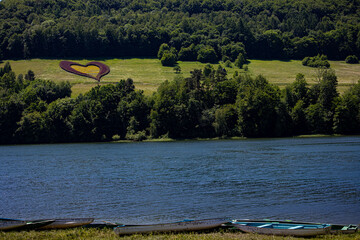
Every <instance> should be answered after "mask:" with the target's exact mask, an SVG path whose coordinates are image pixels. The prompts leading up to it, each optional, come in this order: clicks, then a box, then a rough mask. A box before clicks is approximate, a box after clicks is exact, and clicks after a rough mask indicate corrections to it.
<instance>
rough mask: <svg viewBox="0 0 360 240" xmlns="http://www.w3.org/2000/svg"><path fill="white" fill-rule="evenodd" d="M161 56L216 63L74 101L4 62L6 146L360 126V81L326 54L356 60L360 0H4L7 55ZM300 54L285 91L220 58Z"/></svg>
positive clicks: (0, 80) (1, 116)
mask: <svg viewBox="0 0 360 240" xmlns="http://www.w3.org/2000/svg"><path fill="white" fill-rule="evenodd" d="M140 56H141V57H158V58H159V59H160V60H161V63H162V64H163V65H173V64H174V62H176V61H177V60H182V61H194V60H195V61H201V62H206V63H209V64H207V65H206V66H205V67H204V69H194V70H193V71H191V75H190V77H187V78H185V77H183V76H182V75H180V74H178V75H177V77H176V78H175V79H174V80H172V81H165V82H163V83H162V84H161V85H160V87H159V88H158V90H157V91H156V92H155V93H154V94H153V95H152V96H145V95H144V93H143V92H142V91H139V90H136V89H135V86H134V83H133V80H132V79H130V78H129V79H126V80H119V82H118V83H116V84H108V85H98V86H96V87H94V88H92V89H91V90H90V91H89V92H87V93H85V94H80V95H79V96H78V97H76V98H71V97H70V96H71V84H70V83H69V82H61V83H55V82H53V81H45V80H41V79H38V78H37V77H36V76H35V74H34V72H32V71H31V70H29V71H28V72H27V74H25V75H24V76H23V75H21V74H20V75H16V73H14V72H13V71H12V68H11V66H10V64H9V63H5V65H4V67H3V68H0V144H15V143H53V142H83V141H111V140H121V139H128V140H136V141H138V140H144V139H147V138H175V139H183V138H197V137H200V138H214V137H235V136H239V137H284V136H295V135H302V134H360V81H359V82H358V83H357V84H354V86H352V87H351V88H350V89H349V90H347V91H346V92H345V93H344V94H342V95H339V93H338V91H337V83H338V82H337V77H336V74H335V72H334V71H333V70H332V69H330V68H326V67H328V66H327V59H342V60H345V58H346V62H348V63H356V62H358V58H359V56H360V1H359V0H189V1H181V0H71V1H68V0H2V1H1V2H0V57H1V59H26V58H80V57H89V58H111V57H116V58H120V57H140ZM247 58H263V59H303V58H304V60H303V64H304V65H307V66H311V67H319V66H322V67H321V68H318V69H317V70H316V71H317V74H316V76H317V77H316V78H317V83H316V84H313V85H311V86H310V85H308V84H307V81H306V79H305V77H304V75H302V74H298V75H296V73H294V76H295V75H296V77H294V82H293V83H292V84H290V85H288V86H287V87H286V88H285V89H283V90H280V89H279V87H278V86H275V85H272V84H270V83H269V82H268V81H267V80H266V78H265V77H264V76H261V75H259V76H256V77H253V76H250V75H248V74H247V73H246V71H244V72H241V73H240V74H239V73H237V72H236V74H235V75H234V76H229V75H228V74H227V72H226V70H225V69H224V68H223V67H222V66H221V65H219V67H218V68H216V69H215V68H214V67H213V65H211V64H210V63H214V62H218V61H219V60H221V61H223V62H225V63H226V62H229V61H231V62H235V63H234V64H235V66H237V67H239V68H241V67H242V65H243V64H244V63H245V62H246V59H247Z"/></svg>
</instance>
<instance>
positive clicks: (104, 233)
mask: <svg viewBox="0 0 360 240" xmlns="http://www.w3.org/2000/svg"><path fill="white" fill-rule="evenodd" d="M0 239H2V240H10V239H11V240H25V239H26V240H28V239H37V240H43V239H44V240H45V239H47V240H60V239H64V240H66V239H87V240H92V239H93V240H95V239H109V240H111V239H114V240H115V239H116V240H118V239H122V240H132V239H139V240H150V239H157V240H162V239H164V240H165V239H166V240H185V239H188V240H205V239H206V240H230V239H238V240H239V239H240V240H248V239H249V240H250V239H252V240H284V239H287V240H303V239H323V240H335V239H336V240H360V233H355V234H344V235H322V236H318V237H314V238H299V237H296V238H295V237H277V236H266V235H257V234H244V233H240V232H231V231H224V232H210V233H174V234H172V233H169V234H150V235H130V236H121V237H119V236H118V235H116V234H115V233H114V231H113V230H112V229H86V228H75V229H67V230H52V231H28V232H26V231H22V232H0Z"/></svg>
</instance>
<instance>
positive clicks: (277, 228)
mask: <svg viewBox="0 0 360 240" xmlns="http://www.w3.org/2000/svg"><path fill="white" fill-rule="evenodd" d="M232 225H233V226H234V227H236V228H237V229H239V230H241V231H243V232H246V233H258V234H266V235H278V236H295V237H310V236H317V235H323V234H328V233H330V229H331V226H330V225H329V224H315V225H310V224H292V223H272V222H236V221H232Z"/></svg>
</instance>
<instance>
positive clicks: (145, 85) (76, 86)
mask: <svg viewBox="0 0 360 240" xmlns="http://www.w3.org/2000/svg"><path fill="white" fill-rule="evenodd" d="M61 60H63V59H30V60H10V61H9V62H10V64H11V67H12V69H13V70H14V71H15V73H16V74H23V75H25V74H26V73H27V71H28V70H32V71H34V73H35V75H36V77H37V78H40V79H44V80H51V81H54V82H59V81H69V82H70V83H71V84H72V85H73V87H72V90H73V94H72V96H73V97H76V96H78V95H79V94H80V93H85V92H87V91H89V90H90V89H91V88H92V87H94V86H96V85H97V84H98V83H97V82H96V81H95V80H93V79H90V78H86V77H82V76H78V75H74V74H70V73H68V72H65V71H64V70H62V69H61V68H60V67H59V63H60V61H61ZM66 60H69V61H74V62H78V63H80V64H86V63H88V62H90V61H100V62H103V63H105V64H107V65H108V66H109V67H110V73H109V74H108V75H106V76H104V77H103V78H102V79H101V83H100V84H108V83H116V82H118V81H119V80H121V79H127V78H132V79H133V80H134V84H135V86H136V88H137V89H141V90H144V92H145V94H146V95H150V94H152V93H153V92H155V91H156V89H157V88H158V86H159V85H160V84H161V83H162V82H164V81H165V80H169V81H171V80H173V79H174V77H175V76H176V75H177V74H176V73H175V72H174V70H173V68H172V67H164V66H162V65H161V63H160V61H159V60H158V59H155V58H131V59H80V60H79V59H77V60H76V59H75V60H74V59H66ZM6 61H7V60H4V61H3V62H2V63H1V64H0V67H2V66H3V65H4V63H5V62H6ZM329 62H330V64H331V68H333V69H334V70H335V73H336V75H337V77H338V82H339V86H338V90H339V92H340V93H342V92H344V91H345V90H346V89H348V88H349V87H350V86H352V85H353V84H355V83H357V81H358V80H360V64H346V63H345V62H344V61H329ZM178 64H179V66H180V67H181V73H180V74H178V75H180V76H183V77H189V76H190V71H192V70H193V69H203V68H204V66H205V65H206V64H204V63H200V62H182V61H179V62H178ZM218 65H219V64H214V68H215V69H216V68H217V67H218ZM222 66H225V65H224V64H222ZM247 66H248V71H247V73H248V74H250V75H252V76H257V75H259V74H261V75H263V76H265V77H266V78H267V79H268V80H269V82H271V83H273V84H276V85H278V86H279V87H280V88H284V87H285V86H287V85H289V84H291V83H292V82H293V81H294V80H295V77H296V75H297V74H298V73H302V74H304V75H305V78H306V81H307V82H308V84H309V85H312V84H314V83H316V77H315V76H316V69H315V68H310V67H305V66H303V65H302V64H301V61H300V60H290V61H280V60H250V64H248V65H247ZM226 70H227V72H228V77H229V78H231V77H232V76H233V74H234V73H235V71H238V72H239V73H240V74H244V73H246V72H245V71H244V70H243V69H238V68H236V67H234V66H233V67H231V68H226Z"/></svg>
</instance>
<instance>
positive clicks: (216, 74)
mask: <svg viewBox="0 0 360 240" xmlns="http://www.w3.org/2000/svg"><path fill="white" fill-rule="evenodd" d="M317 76H318V79H317V80H318V82H317V83H316V84H314V85H312V86H311V87H310V86H309V85H308V84H307V82H306V79H305V78H304V75H302V74H298V75H297V76H296V78H295V79H294V82H293V83H292V84H290V85H289V86H287V87H286V88H285V89H283V90H280V89H279V87H277V86H275V85H272V84H270V83H269V82H268V81H267V80H266V78H265V77H263V76H261V75H259V76H257V77H255V78H253V77H251V76H249V75H247V74H235V75H234V76H231V77H229V76H228V74H227V73H226V71H225V70H224V68H222V67H221V66H219V67H218V68H217V69H214V68H213V66H212V65H211V64H207V65H206V66H205V67H204V69H194V70H193V71H192V72H191V76H190V77H188V78H184V77H182V76H181V75H178V77H177V78H175V79H174V80H173V81H165V82H163V83H162V84H161V85H160V87H159V88H158V90H157V92H155V93H154V95H152V96H149V97H148V96H145V95H144V94H143V92H142V91H139V90H136V89H135V86H134V84H133V81H132V80H131V79H127V80H120V81H119V82H118V83H116V84H108V85H98V86H96V87H94V88H92V89H91V90H90V91H89V92H87V93H86V94H84V95H82V94H80V95H79V96H78V97H77V98H70V95H71V85H70V83H69V82H61V83H54V82H52V81H45V80H40V79H37V78H36V76H35V75H34V73H33V72H32V71H29V72H28V73H27V74H26V75H25V76H23V75H18V76H16V74H15V73H14V72H13V71H12V69H11V66H10V64H9V63H6V64H5V66H4V67H3V68H1V69H0V143H1V144H14V143H53V142H84V141H111V140H120V139H128V140H135V141H139V140H144V139H147V138H169V137H170V138H175V139H182V138H197V137H201V138H214V137H234V136H241V137H285V136H294V135H300V134H360V81H359V82H358V83H357V84H355V85H354V86H352V87H351V88H350V89H349V90H348V91H346V92H345V93H344V94H343V95H341V96H340V95H339V94H338V92H337V89H336V87H337V77H336V75H335V73H334V71H333V70H332V69H324V68H319V69H318V74H317Z"/></svg>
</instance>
